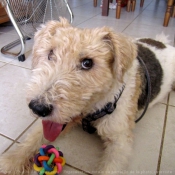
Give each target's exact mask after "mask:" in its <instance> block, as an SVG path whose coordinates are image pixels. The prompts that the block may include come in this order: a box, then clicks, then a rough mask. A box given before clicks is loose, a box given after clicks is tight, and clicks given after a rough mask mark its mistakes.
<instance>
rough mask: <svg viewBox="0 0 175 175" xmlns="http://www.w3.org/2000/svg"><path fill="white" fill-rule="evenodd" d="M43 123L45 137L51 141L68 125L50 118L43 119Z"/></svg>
mask: <svg viewBox="0 0 175 175" xmlns="http://www.w3.org/2000/svg"><path fill="white" fill-rule="evenodd" d="M42 124H43V133H44V137H45V139H47V140H49V141H50V142H53V141H54V140H55V139H56V138H57V137H58V136H59V135H60V133H61V131H62V130H63V129H64V128H65V126H66V125H63V124H59V123H55V122H52V121H49V120H42Z"/></svg>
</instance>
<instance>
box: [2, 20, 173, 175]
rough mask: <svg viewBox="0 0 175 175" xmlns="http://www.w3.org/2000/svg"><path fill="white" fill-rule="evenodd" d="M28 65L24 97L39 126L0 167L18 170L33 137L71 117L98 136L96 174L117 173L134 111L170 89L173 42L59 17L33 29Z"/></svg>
mask: <svg viewBox="0 0 175 175" xmlns="http://www.w3.org/2000/svg"><path fill="white" fill-rule="evenodd" d="M163 42H164V43H163ZM32 66H33V71H32V77H31V80H30V83H29V85H28V89H27V93H28V96H27V100H28V104H29V108H30V109H31V111H32V112H33V113H34V115H35V116H36V117H39V118H41V119H42V127H40V128H37V129H36V130H34V131H33V133H32V134H30V135H29V136H28V137H27V138H26V140H25V141H24V142H23V143H21V144H19V146H18V148H17V149H16V151H13V152H7V153H4V154H3V155H1V157H0V171H1V172H4V173H8V174H10V175H19V174H20V175H21V174H25V175H26V174H27V173H26V172H29V171H30V170H31V167H32V166H31V164H32V163H31V160H32V158H33V156H34V154H35V153H36V152H37V150H38V148H39V147H40V146H41V144H42V143H46V140H49V141H54V140H55V139H56V138H57V137H58V135H59V134H60V133H61V132H62V131H63V132H65V131H66V130H68V128H71V127H72V126H73V125H75V124H77V123H79V124H81V125H82V127H83V130H85V131H87V132H89V133H93V132H97V134H98V135H99V136H101V138H102V140H103V142H104V145H105V150H104V154H103V156H102V158H101V161H100V162H99V170H100V173H101V174H102V175H107V174H110V173H113V174H118V173H119V172H122V170H124V169H125V168H126V166H127V164H128V158H129V155H130V154H131V152H132V143H133V129H134V126H135V121H136V120H137V121H138V120H139V119H140V118H139V119H137V113H138V112H139V111H144V112H145V109H146V108H147V106H148V104H149V107H151V106H153V105H154V104H156V103H157V102H160V101H161V100H162V99H163V98H164V97H165V96H166V95H167V94H168V93H169V92H170V91H171V90H172V89H175V48H174V47H172V46H170V45H168V44H167V39H166V37H165V36H163V35H161V36H159V38H158V40H153V39H150V38H142V39H135V40H134V39H131V38H129V37H126V36H124V35H122V34H119V33H115V32H114V31H113V30H112V29H110V28H108V27H103V28H95V29H78V28H75V27H72V26H71V25H70V24H69V23H68V22H67V20H66V19H63V18H61V19H60V21H59V22H58V21H50V22H48V23H47V24H46V25H43V26H42V27H41V29H40V30H38V31H37V32H36V34H35V38H34V46H33V60H32ZM11 157H15V161H14V160H13V159H11Z"/></svg>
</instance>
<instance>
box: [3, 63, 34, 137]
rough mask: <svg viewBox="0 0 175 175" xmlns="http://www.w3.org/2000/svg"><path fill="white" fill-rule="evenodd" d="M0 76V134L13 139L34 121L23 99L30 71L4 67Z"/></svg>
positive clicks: (11, 66)
mask: <svg viewBox="0 0 175 175" xmlns="http://www.w3.org/2000/svg"><path fill="white" fill-rule="evenodd" d="M0 75H1V78H0V84H1V86H0V96H1V98H0V106H1V108H0V114H1V117H0V123H1V127H0V133H1V134H3V135H6V136H8V137H10V138H12V139H15V138H16V137H17V136H19V135H20V134H21V133H22V132H23V130H24V129H26V127H27V126H28V125H29V124H30V123H31V122H32V121H33V120H34V118H32V117H31V116H30V113H29V109H28V106H27V103H26V99H25V87H26V83H27V82H28V80H29V76H30V70H27V69H24V68H19V67H17V66H13V65H6V66H4V67H2V68H1V69H0Z"/></svg>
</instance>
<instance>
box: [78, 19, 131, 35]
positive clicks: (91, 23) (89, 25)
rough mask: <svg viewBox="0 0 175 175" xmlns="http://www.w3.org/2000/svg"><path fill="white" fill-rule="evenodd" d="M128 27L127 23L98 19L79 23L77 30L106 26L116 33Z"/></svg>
mask: <svg viewBox="0 0 175 175" xmlns="http://www.w3.org/2000/svg"><path fill="white" fill-rule="evenodd" d="M128 25H129V23H128V22H122V23H121V22H120V21H116V20H115V21H114V20H108V19H107V18H106V19H98V18H93V19H90V20H88V21H86V22H84V23H81V24H80V25H78V26H77V27H79V28H95V27H104V26H108V27H110V28H113V30H115V31H116V32H122V31H123V30H124V29H125V28H126V27H127V26H128Z"/></svg>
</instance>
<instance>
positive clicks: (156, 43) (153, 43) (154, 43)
mask: <svg viewBox="0 0 175 175" xmlns="http://www.w3.org/2000/svg"><path fill="white" fill-rule="evenodd" d="M139 41H140V42H142V43H146V44H148V45H151V46H154V47H156V48H157V49H165V48H166V46H165V44H163V43H162V42H160V41H156V40H153V39H151V38H143V39H139Z"/></svg>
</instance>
